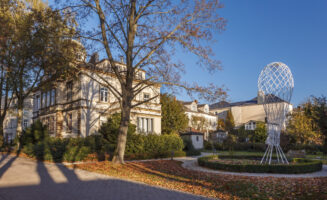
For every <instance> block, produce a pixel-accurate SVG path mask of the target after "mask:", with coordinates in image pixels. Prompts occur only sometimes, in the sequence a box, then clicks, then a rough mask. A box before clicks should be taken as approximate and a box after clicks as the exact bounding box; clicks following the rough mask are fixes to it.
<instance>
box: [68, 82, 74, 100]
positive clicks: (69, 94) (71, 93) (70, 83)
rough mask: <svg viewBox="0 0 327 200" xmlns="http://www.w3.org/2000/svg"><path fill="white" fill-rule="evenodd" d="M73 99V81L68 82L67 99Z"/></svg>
mask: <svg viewBox="0 0 327 200" xmlns="http://www.w3.org/2000/svg"><path fill="white" fill-rule="evenodd" d="M72 100H73V81H69V82H68V83H67V101H72Z"/></svg>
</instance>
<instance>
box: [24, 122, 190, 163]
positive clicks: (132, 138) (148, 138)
mask: <svg viewBox="0 0 327 200" xmlns="http://www.w3.org/2000/svg"><path fill="white" fill-rule="evenodd" d="M101 131H102V134H100V135H92V136H88V137H86V138H53V137H50V136H49V134H48V132H47V129H46V127H45V126H43V125H42V124H41V122H35V123H34V124H32V126H31V127H30V128H28V129H27V130H26V131H25V132H24V133H23V136H22V137H21V138H20V139H21V142H22V145H23V149H22V151H23V153H25V154H27V155H28V156H30V157H35V158H37V159H38V160H49V161H54V162H63V161H66V162H74V161H82V160H84V159H87V158H92V159H93V158H94V157H96V158H97V159H98V160H104V159H105V158H106V157H108V156H109V155H112V154H113V151H114V149H115V147H116V145H117V136H118V132H117V130H116V129H112V125H110V124H105V126H103V127H102V128H101ZM134 131H135V130H134ZM183 147H184V144H183V140H182V139H181V138H180V136H179V135H177V134H169V135H155V134H150V135H144V134H136V133H134V132H133V130H131V131H129V132H128V137H127V142H126V149H125V159H129V160H132V159H153V158H165V157H171V155H172V151H174V157H179V156H185V152H183Z"/></svg>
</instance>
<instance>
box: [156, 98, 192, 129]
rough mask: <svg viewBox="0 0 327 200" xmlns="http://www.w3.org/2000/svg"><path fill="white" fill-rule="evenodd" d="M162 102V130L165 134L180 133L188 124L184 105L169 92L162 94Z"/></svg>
mask: <svg viewBox="0 0 327 200" xmlns="http://www.w3.org/2000/svg"><path fill="white" fill-rule="evenodd" d="M160 102H161V116H162V118H161V132H162V133H164V134H170V133H179V132H181V131H183V130H185V129H186V128H187V126H188V117H187V116H186V114H185V111H184V106H183V104H182V103H181V102H179V101H177V100H176V98H175V97H174V96H172V95H169V94H162V95H160Z"/></svg>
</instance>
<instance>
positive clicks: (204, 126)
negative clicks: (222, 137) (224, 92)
mask: <svg viewBox="0 0 327 200" xmlns="http://www.w3.org/2000/svg"><path fill="white" fill-rule="evenodd" d="M182 103H183V105H184V109H185V114H186V115H187V117H188V119H189V124H188V127H189V128H192V129H195V130H197V131H201V132H203V133H204V139H205V140H207V139H208V135H209V132H212V131H215V130H216V129H217V121H218V116H217V115H215V114H214V113H212V112H210V110H209V105H208V104H198V101H197V100H194V101H191V102H182Z"/></svg>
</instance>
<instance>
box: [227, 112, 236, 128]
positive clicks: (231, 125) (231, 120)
mask: <svg viewBox="0 0 327 200" xmlns="http://www.w3.org/2000/svg"><path fill="white" fill-rule="evenodd" d="M225 128H226V131H228V132H229V133H232V132H233V130H234V128H235V122H234V117H233V114H232V112H231V110H228V111H227V115H226V120H225Z"/></svg>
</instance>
